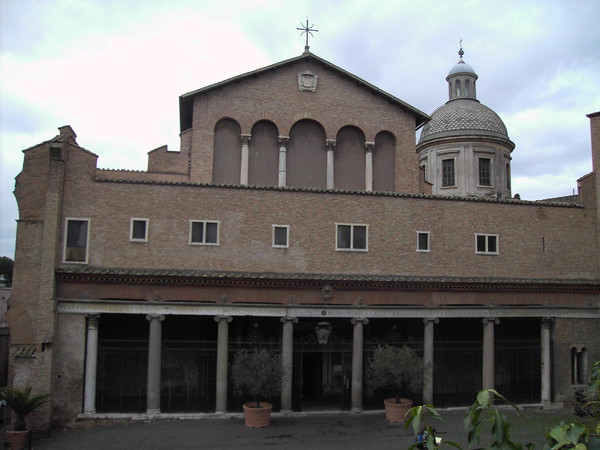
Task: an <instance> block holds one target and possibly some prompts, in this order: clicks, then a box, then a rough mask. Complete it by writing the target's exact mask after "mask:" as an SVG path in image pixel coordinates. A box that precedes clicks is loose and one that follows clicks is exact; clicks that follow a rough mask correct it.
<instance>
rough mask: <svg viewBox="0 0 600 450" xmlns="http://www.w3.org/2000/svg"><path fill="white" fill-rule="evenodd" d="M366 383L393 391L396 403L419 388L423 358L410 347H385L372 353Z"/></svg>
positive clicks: (421, 382)
mask: <svg viewBox="0 0 600 450" xmlns="http://www.w3.org/2000/svg"><path fill="white" fill-rule="evenodd" d="M367 383H368V384H369V386H371V387H373V388H375V389H377V388H390V389H394V396H395V398H396V402H397V403H400V398H401V397H402V396H403V395H404V396H406V395H407V394H408V392H413V391H416V390H418V389H420V388H421V386H422V384H423V358H421V357H420V356H418V355H417V353H416V352H415V351H414V350H413V349H412V348H410V347H407V346H402V347H395V346H391V345H386V346H382V347H378V348H376V349H375V351H374V352H373V356H372V357H371V361H370V364H369V367H368V371H367Z"/></svg>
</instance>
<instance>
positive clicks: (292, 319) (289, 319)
mask: <svg viewBox="0 0 600 450" xmlns="http://www.w3.org/2000/svg"><path fill="white" fill-rule="evenodd" d="M279 320H280V321H281V323H287V322H292V323H298V318H297V317H288V316H285V317H281V318H279Z"/></svg>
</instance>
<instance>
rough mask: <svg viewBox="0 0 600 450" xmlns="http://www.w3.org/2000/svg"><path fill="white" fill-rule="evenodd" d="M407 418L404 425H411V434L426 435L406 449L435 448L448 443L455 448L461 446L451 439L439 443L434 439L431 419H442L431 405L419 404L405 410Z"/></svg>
mask: <svg viewBox="0 0 600 450" xmlns="http://www.w3.org/2000/svg"><path fill="white" fill-rule="evenodd" d="M407 416H408V419H407V420H406V423H405V424H404V426H405V427H406V428H408V427H412V429H413V434H414V436H415V437H417V436H418V435H419V434H421V436H423V435H426V437H425V441H424V442H420V443H419V442H415V443H414V444H412V445H411V446H410V447H408V450H412V449H416V448H426V449H428V450H435V449H436V448H439V447H441V446H443V445H449V446H452V447H456V448H461V447H460V445H459V444H457V443H456V442H452V441H441V442H440V443H439V444H438V442H437V440H436V435H435V428H433V426H432V425H431V423H430V420H431V419H436V420H440V421H443V419H442V416H440V414H439V413H438V411H437V410H436V409H435V408H434V406H433V405H421V406H413V407H412V408H410V409H409V410H408V412H407Z"/></svg>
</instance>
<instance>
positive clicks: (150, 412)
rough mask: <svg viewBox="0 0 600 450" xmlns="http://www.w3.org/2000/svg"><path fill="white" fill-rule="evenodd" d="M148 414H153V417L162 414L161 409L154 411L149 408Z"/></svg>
mask: <svg viewBox="0 0 600 450" xmlns="http://www.w3.org/2000/svg"><path fill="white" fill-rule="evenodd" d="M146 414H152V415H154V414H160V408H156V409H154V408H152V409H150V408H149V409H147V410H146Z"/></svg>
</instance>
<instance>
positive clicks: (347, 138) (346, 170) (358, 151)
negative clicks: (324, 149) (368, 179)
mask: <svg viewBox="0 0 600 450" xmlns="http://www.w3.org/2000/svg"><path fill="white" fill-rule="evenodd" d="M334 161H335V164H334V167H335V169H334V180H335V187H336V189H347V190H352V191H364V190H365V134H364V133H363V131H362V130H361V129H360V128H358V127H355V126H345V127H342V128H340V130H339V131H338V133H337V135H336V145H335V151H334Z"/></svg>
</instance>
